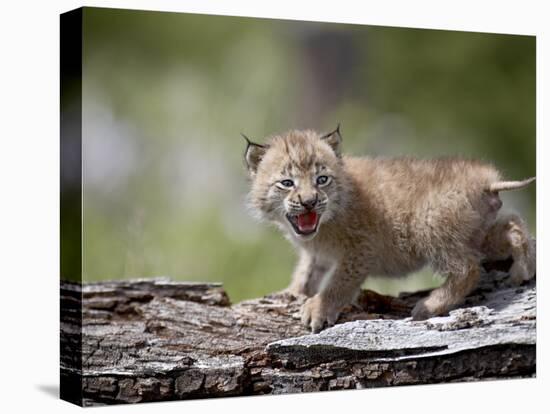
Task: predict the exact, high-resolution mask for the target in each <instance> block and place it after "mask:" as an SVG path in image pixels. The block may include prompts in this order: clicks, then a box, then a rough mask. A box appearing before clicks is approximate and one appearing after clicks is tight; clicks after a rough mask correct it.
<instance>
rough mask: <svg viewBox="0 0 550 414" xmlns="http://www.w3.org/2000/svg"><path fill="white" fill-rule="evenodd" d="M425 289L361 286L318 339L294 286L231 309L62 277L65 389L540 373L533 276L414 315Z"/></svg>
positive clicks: (88, 396) (157, 392) (156, 285)
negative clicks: (305, 321)
mask: <svg viewBox="0 0 550 414" xmlns="http://www.w3.org/2000/svg"><path fill="white" fill-rule="evenodd" d="M425 294H426V292H422V293H416V294H404V295H401V296H400V297H399V298H391V297H388V296H382V295H378V294H376V293H374V292H372V291H363V292H362V294H361V296H360V298H359V301H358V305H357V306H356V307H354V308H349V309H347V310H346V312H345V313H344V315H343V317H341V319H340V320H339V323H338V324H337V325H336V326H334V327H332V328H330V329H326V330H324V331H323V332H321V333H320V334H316V335H312V334H309V332H308V331H307V330H306V329H305V328H303V327H302V326H301V324H300V322H299V318H298V313H299V309H300V306H301V304H302V303H303V300H304V298H301V297H299V298H296V297H293V296H291V295H287V294H274V295H269V296H266V297H263V298H259V299H254V300H248V301H244V302H241V303H238V304H235V305H230V303H229V299H228V297H227V295H226V293H225V291H224V290H223V288H222V287H221V285H219V284H213V283H179V282H172V281H170V280H169V279H147V280H131V281H127V280H126V281H120V282H108V283H93V284H85V285H83V286H80V285H77V284H71V283H62V286H61V316H62V323H61V346H62V360H61V376H62V388H63V387H65V388H66V389H65V396H67V393H69V394H71V395H69V396H70V397H72V399H71V398H67V399H71V400H72V401H73V402H77V403H80V404H82V405H101V404H114V403H136V402H143V401H161V400H175V399H188V398H204V397H222V396H231V395H253V394H281V393H291V392H307V391H321V390H336V389H356V388H368V387H379V386H388V385H408V384H427V383H439V382H453V381H471V380H479V379H498V378H511V377H514V378H517V377H532V376H534V375H535V368H536V352H535V351H536V284H535V281H531V282H529V283H528V284H525V285H523V286H520V287H517V286H516V287H514V286H510V285H509V284H508V282H507V274H506V273H504V272H501V271H497V270H491V271H490V272H489V273H487V274H486V275H484V277H483V279H482V282H481V284H480V286H479V287H478V288H477V289H476V291H475V292H473V294H472V295H470V296H469V297H468V298H467V300H466V302H465V304H464V305H463V307H461V308H459V309H456V310H454V311H451V312H450V314H449V315H448V316H444V317H438V318H432V319H429V320H427V321H421V322H413V321H412V320H411V318H410V317H409V312H410V309H411V308H412V306H413V305H414V303H415V301H416V300H417V299H418V298H419V297H421V296H423V295H425ZM80 306H81V307H82V313H81V320H80V319H79V312H80V310H79V307H80ZM80 324H81V326H80ZM80 347H81V350H80V349H79V348H80ZM80 380H81V382H80ZM68 384H78V386H76V385H75V386H73V387H72V388H70V387H69V385H68ZM80 384H82V385H81V389H80ZM68 387H69V388H68Z"/></svg>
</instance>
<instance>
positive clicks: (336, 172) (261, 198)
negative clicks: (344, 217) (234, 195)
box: [245, 129, 345, 241]
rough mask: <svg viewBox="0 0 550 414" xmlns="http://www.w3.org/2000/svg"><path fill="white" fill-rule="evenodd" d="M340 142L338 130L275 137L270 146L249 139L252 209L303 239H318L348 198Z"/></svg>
mask: <svg viewBox="0 0 550 414" xmlns="http://www.w3.org/2000/svg"><path fill="white" fill-rule="evenodd" d="M245 138H246V137H245ZM340 142H341V136H340V132H339V130H338V129H336V130H335V131H333V132H331V133H329V134H326V135H320V134H318V133H316V132H314V131H309V130H308V131H290V132H288V133H286V134H284V135H277V136H274V137H272V138H270V139H269V141H268V142H267V143H266V144H265V145H260V144H255V143H252V142H250V141H249V140H248V139H247V143H248V146H247V149H246V153H245V159H246V162H247V166H248V171H249V175H250V178H251V179H252V186H251V190H250V193H249V199H248V201H249V206H250V207H251V209H252V210H253V211H254V212H255V213H256V215H257V216H259V217H260V218H262V219H266V220H269V221H272V222H275V223H277V224H278V225H279V227H281V228H283V229H284V230H286V231H287V232H289V233H290V234H291V235H292V236H294V237H295V238H297V239H298V240H302V241H307V240H311V239H312V238H314V237H315V235H316V234H317V232H318V231H319V228H320V227H321V226H322V225H323V223H325V222H327V221H329V220H331V219H332V218H333V217H334V216H335V215H336V214H338V211H339V209H341V208H342V206H343V204H344V201H345V197H344V194H343V191H342V182H341V181H340V176H341V168H342V165H341V159H340V153H339V144H340Z"/></svg>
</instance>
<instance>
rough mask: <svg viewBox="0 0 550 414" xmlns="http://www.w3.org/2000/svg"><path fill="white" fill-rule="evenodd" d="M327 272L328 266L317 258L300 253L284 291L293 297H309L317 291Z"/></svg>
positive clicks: (306, 253)
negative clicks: (290, 280)
mask: <svg viewBox="0 0 550 414" xmlns="http://www.w3.org/2000/svg"><path fill="white" fill-rule="evenodd" d="M327 271H328V266H327V265H326V264H325V263H323V262H322V261H321V260H319V258H316V257H315V256H312V255H311V254H309V253H308V252H306V251H302V252H300V258H299V259H298V263H297V265H296V268H295V269H294V273H293V274H292V282H291V283H290V285H289V286H288V288H286V291H287V292H289V293H291V294H293V295H295V296H296V295H306V296H308V297H311V296H313V295H315V294H316V293H317V292H318V291H319V288H320V286H321V282H322V281H323V278H324V276H325V274H326V272H327Z"/></svg>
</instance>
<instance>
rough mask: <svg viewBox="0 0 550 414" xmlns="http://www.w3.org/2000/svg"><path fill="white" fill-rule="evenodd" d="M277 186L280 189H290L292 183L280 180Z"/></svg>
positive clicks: (292, 185)
mask: <svg viewBox="0 0 550 414" xmlns="http://www.w3.org/2000/svg"><path fill="white" fill-rule="evenodd" d="M277 184H279V186H280V187H283V188H291V187H294V181H292V180H288V179H287V180H281V181H279V182H278V183H277Z"/></svg>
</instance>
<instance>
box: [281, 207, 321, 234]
mask: <svg viewBox="0 0 550 414" xmlns="http://www.w3.org/2000/svg"><path fill="white" fill-rule="evenodd" d="M286 218H287V219H288V221H289V222H290V224H292V227H293V228H294V231H295V232H296V233H297V234H300V235H303V236H307V235H310V234H313V233H315V232H316V231H317V226H318V225H319V214H317V213H316V212H315V211H308V212H307V213H303V214H298V215H295V216H292V215H290V214H287V215H286Z"/></svg>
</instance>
